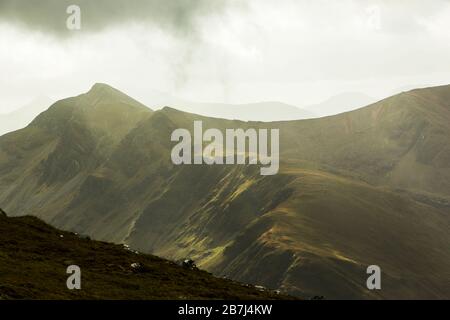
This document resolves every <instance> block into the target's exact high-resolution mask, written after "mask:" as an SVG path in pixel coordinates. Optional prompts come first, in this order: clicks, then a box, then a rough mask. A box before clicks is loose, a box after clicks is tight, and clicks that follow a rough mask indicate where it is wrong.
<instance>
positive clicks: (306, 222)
mask: <svg viewBox="0 0 450 320" xmlns="http://www.w3.org/2000/svg"><path fill="white" fill-rule="evenodd" d="M449 98H450V86H442V87H434V88H426V89H421V90H413V91H410V92H405V93H402V94H399V95H396V96H393V97H390V98H387V99H384V100H382V101H379V102H377V103H374V104H372V105H370V106H368V107H365V108H361V109H358V110H355V111H351V112H347V113H343V114H339V115H336V116H331V117H326V118H320V119H311V120H298V121H280V122H270V123H263V122H242V121H236V120H224V119H219V118H210V117H205V116H199V115H195V114H190V113H186V112H182V111H178V110H176V109H173V108H163V109H162V110H158V111H151V110H149V109H148V108H145V107H144V106H142V105H141V104H140V103H138V102H136V101H134V100H132V99H131V98H129V97H127V96H126V95H124V94H122V93H120V92H118V91H117V90H115V89H113V88H111V87H109V86H107V85H96V86H94V87H93V88H92V89H91V90H90V91H89V92H88V93H87V94H83V95H80V96H78V97H74V98H69V99H66V100H62V101H59V102H57V103H55V104H54V105H53V106H52V107H51V108H50V109H49V110H48V111H46V112H44V113H43V114H41V115H39V116H38V117H37V118H36V119H35V120H34V121H33V122H32V123H31V124H30V125H29V126H28V127H26V128H24V129H22V130H19V131H16V132H13V133H10V134H7V135H5V136H3V137H1V138H0V204H1V205H2V206H3V207H5V209H6V210H7V211H8V212H9V213H10V214H11V215H13V216H17V215H24V214H26V215H31V214H32V215H35V216H37V217H39V218H41V219H43V220H45V221H46V222H49V223H51V224H52V225H54V226H56V227H58V228H62V229H65V230H71V231H76V232H78V233H81V234H88V235H90V236H91V237H93V238H95V239H98V240H107V241H113V242H116V243H127V244H129V245H130V246H131V247H132V248H135V249H137V250H139V251H142V252H148V253H152V254H156V255H159V256H163V257H165V258H169V259H172V260H178V259H181V258H185V257H191V258H193V259H194V260H195V261H196V262H197V263H198V265H199V266H200V267H201V268H204V269H206V270H208V271H211V272H213V273H214V274H216V275H221V276H222V275H225V276H227V277H230V278H232V279H236V280H239V281H243V282H249V283H257V284H262V285H264V286H267V287H269V288H274V289H275V288H279V289H281V290H284V291H286V292H289V293H291V294H297V295H301V296H306V297H308V296H315V295H324V296H325V297H326V298H356V299H364V298H401V299H406V298H414V299H417V298H441V299H442V298H449V292H450V290H449V289H450V288H449V284H448V281H447V280H448V276H449V274H448V270H450V252H449V251H448V243H450V234H449V232H448V230H450V228H449V227H450V218H449V217H450V215H449V214H450V167H449V165H448V164H449V163H450V161H449V160H450V139H449V137H450V125H449V123H450V122H449V120H450V105H449V101H450V99H449ZM194 120H202V121H203V127H204V128H205V129H206V128H217V129H220V130H224V129H225V128H243V129H246V128H256V129H258V128H267V129H270V128H277V129H279V130H280V172H279V173H278V174H277V175H273V176H261V175H260V171H259V167H258V166H254V165H235V166H221V165H215V166H208V165H182V166H175V165H173V164H172V162H171V160H170V152H171V149H172V147H173V146H174V143H172V142H171V141H170V135H171V133H172V131H173V130H174V129H177V128H187V129H189V130H190V131H192V126H193V121H194ZM369 265H378V266H380V268H381V270H382V288H383V289H382V290H379V291H370V290H368V289H367V288H366V279H367V276H368V275H367V273H366V268H367V267H368V266H369Z"/></svg>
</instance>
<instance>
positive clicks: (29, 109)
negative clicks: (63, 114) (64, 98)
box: [0, 96, 52, 135]
mask: <svg viewBox="0 0 450 320" xmlns="http://www.w3.org/2000/svg"><path fill="white" fill-rule="evenodd" d="M51 104H52V100H51V99H50V98H47V97H44V96H41V97H37V98H35V99H34V100H33V101H31V102H30V103H29V104H27V105H25V106H24V107H22V108H19V109H17V110H15V111H13V112H10V113H6V114H0V135H2V134H5V133H7V132H11V131H15V130H18V129H22V128H24V127H25V126H27V125H28V124H29V123H30V122H31V121H32V120H33V119H34V118H36V116H37V115H38V114H39V113H41V112H43V111H45V110H46V109H47V108H48V107H50V105H51Z"/></svg>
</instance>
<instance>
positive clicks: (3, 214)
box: [0, 208, 8, 217]
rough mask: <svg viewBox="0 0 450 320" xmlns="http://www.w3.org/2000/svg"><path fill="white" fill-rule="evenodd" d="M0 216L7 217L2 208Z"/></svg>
mask: <svg viewBox="0 0 450 320" xmlns="http://www.w3.org/2000/svg"><path fill="white" fill-rule="evenodd" d="M0 216H3V217H7V216H8V215H7V214H6V212H5V211H3V209H2V208H0Z"/></svg>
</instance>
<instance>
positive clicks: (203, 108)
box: [168, 101, 315, 122]
mask: <svg viewBox="0 0 450 320" xmlns="http://www.w3.org/2000/svg"><path fill="white" fill-rule="evenodd" d="M168 105H169V106H174V105H172V104H168ZM175 106H176V108H177V109H180V110H182V111H186V112H190V113H195V114H200V115H203V116H208V117H214V118H222V119H229V120H242V121H266V122H269V121H282V120H298V119H307V118H314V116H315V115H314V113H313V112H311V111H306V110H302V109H300V108H298V107H295V106H292V105H289V104H286V103H282V102H277V101H267V102H259V103H248V104H225V103H192V102H191V103H189V102H188V103H184V104H183V105H180V107H178V106H179V105H175Z"/></svg>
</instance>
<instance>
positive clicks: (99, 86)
mask: <svg viewBox="0 0 450 320" xmlns="http://www.w3.org/2000/svg"><path fill="white" fill-rule="evenodd" d="M84 98H85V99H87V100H88V104H89V105H94V106H95V105H98V104H110V103H115V104H117V103H124V104H128V105H132V106H135V107H139V108H145V109H149V108H148V107H147V106H145V105H144V104H142V103H140V102H139V101H137V100H135V99H133V98H131V97H130V96H128V95H127V94H125V93H123V92H122V91H120V90H118V89H116V88H114V87H112V86H110V85H108V84H106V83H100V82H97V83H95V84H94V85H93V86H92V87H91V89H90V90H89V91H88V92H86V93H85V94H84Z"/></svg>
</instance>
